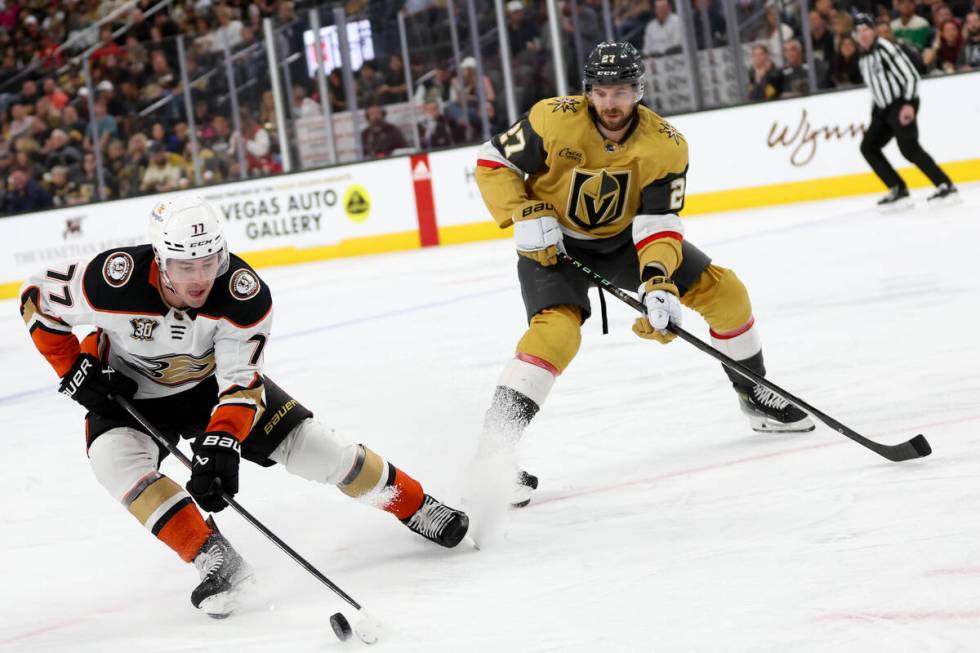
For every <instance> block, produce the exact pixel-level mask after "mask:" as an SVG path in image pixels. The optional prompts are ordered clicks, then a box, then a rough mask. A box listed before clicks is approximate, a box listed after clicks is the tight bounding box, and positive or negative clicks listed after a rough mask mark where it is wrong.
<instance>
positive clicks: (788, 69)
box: [782, 39, 823, 97]
mask: <svg viewBox="0 0 980 653" xmlns="http://www.w3.org/2000/svg"><path fill="white" fill-rule="evenodd" d="M783 61H784V62H785V64H784V65H783V70H782V74H783V93H782V97H800V96H803V95H809V94H810V93H812V92H813V89H812V88H810V67H809V66H808V65H807V64H806V63H805V62H804V61H803V46H802V45H800V42H799V41H797V40H796V39H790V40H788V41H786V42H785V43H783ZM822 78H823V69H822V68H818V69H817V79H818V80H819V79H822ZM818 84H819V82H818Z"/></svg>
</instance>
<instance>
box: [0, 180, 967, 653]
mask: <svg viewBox="0 0 980 653" xmlns="http://www.w3.org/2000/svg"><path fill="white" fill-rule="evenodd" d="M961 190H962V192H961V195H963V199H964V202H963V203H962V204H960V205H959V206H956V207H946V208H928V207H926V206H925V200H924V198H925V194H926V191H924V190H920V191H917V192H916V193H915V195H916V196H917V197H918V205H917V208H916V209H915V210H912V211H909V212H905V213H901V214H896V215H888V216H885V215H880V214H878V213H877V212H876V211H874V210H872V209H870V208H869V206H870V205H873V203H874V199H875V198H874V197H870V196H868V197H859V198H852V199H846V200H839V201H828V202H820V203H812V204H806V205H794V206H791V207H786V208H772V209H762V210H752V211H744V212H739V213H737V214H725V215H714V216H711V217H699V218H693V219H690V220H688V221H687V238H688V239H689V240H691V241H692V242H694V243H695V244H697V245H699V246H700V247H701V248H702V249H704V250H705V251H707V252H708V253H709V254H710V255H711V256H712V257H713V258H714V259H715V262H717V263H718V264H720V265H724V266H727V267H731V268H733V269H735V270H736V271H737V273H738V274H739V276H740V277H741V278H742V280H743V281H745V283H746V285H747V286H748V288H749V291H750V294H751V296H752V300H753V305H754V310H755V315H756V318H757V321H758V325H759V327H760V329H761V333H762V337H763V343H764V351H765V354H766V360H767V364H768V368H769V378H770V379H771V380H773V381H774V382H776V383H777V384H780V385H782V386H784V387H785V388H786V389H787V390H789V391H791V392H795V393H796V394H798V395H800V396H801V397H803V398H804V399H805V400H807V401H809V402H810V403H812V404H813V405H815V406H817V407H819V408H821V409H822V410H824V411H825V412H827V413H829V414H830V415H832V416H833V417H835V418H836V419H838V420H840V421H842V422H844V423H845V424H847V425H849V426H851V427H852V428H854V429H856V430H857V431H859V432H861V433H862V434H864V435H866V436H868V437H871V438H874V439H876V440H879V441H882V442H887V443H895V442H900V441H904V440H907V439H908V438H910V437H912V436H913V435H915V434H916V433H920V432H921V433H924V434H925V435H926V436H927V437H928V438H929V440H930V442H931V443H932V446H933V448H934V450H935V452H934V454H933V455H932V456H931V457H929V458H926V459H923V460H917V461H912V462H906V463H890V462H888V461H886V460H884V459H883V458H880V457H878V456H877V455H875V454H873V453H871V452H870V451H868V450H866V449H864V448H862V447H861V446H859V445H857V444H855V443H853V442H851V441H850V440H848V439H846V438H845V437H843V436H841V435H839V434H837V433H836V432H833V431H831V430H830V429H828V428H827V427H825V426H823V425H818V428H817V430H816V431H815V432H814V433H811V434H808V435H793V436H787V435H759V434H755V433H753V432H752V431H751V430H749V428H748V422H747V420H746V418H745V417H744V416H743V415H742V414H741V413H740V412H739V411H738V407H737V400H736V397H735V394H734V393H733V391H732V389H731V387H730V385H729V384H728V382H727V380H726V379H725V378H724V376H723V374H722V371H721V369H720V366H719V364H718V363H716V362H715V361H713V360H712V359H710V358H709V357H707V356H706V355H705V354H703V353H701V352H699V351H697V350H696V349H694V348H693V347H691V346H690V345H688V344H686V343H684V342H682V341H679V340H678V341H675V342H674V343H672V344H671V345H669V346H666V347H665V346H661V345H659V344H657V343H653V342H647V341H642V340H640V339H638V338H637V337H636V336H634V335H633V334H632V333H631V331H630V328H629V326H630V323H631V320H632V317H633V316H632V314H631V312H630V309H629V308H628V307H626V306H624V305H622V304H621V303H619V302H618V301H617V300H615V299H613V298H609V309H610V327H611V333H610V334H609V335H606V336H603V335H602V334H601V330H600V325H599V320H598V319H593V320H590V321H589V322H587V323H586V325H585V327H584V331H583V336H584V337H583V345H582V349H581V351H580V353H579V355H578V357H577V358H576V359H575V361H574V362H573V363H572V365H571V367H570V368H569V370H568V371H567V372H566V374H565V375H563V376H562V377H561V378H560V379H559V381H558V383H557V384H556V386H555V389H554V391H553V392H552V395H551V397H550V398H549V400H548V402H547V403H546V405H545V407H544V409H543V410H542V412H541V413H540V414H539V416H538V417H537V419H536V420H535V421H534V423H533V424H532V426H531V428H530V429H529V431H528V433H527V434H526V437H525V439H524V441H523V443H522V448H521V453H522V462H523V464H524V466H525V468H526V469H528V470H530V471H532V472H533V473H535V474H537V475H538V476H539V477H540V479H541V488H540V490H539V491H538V492H537V493H536V494H535V498H534V501H533V503H532V504H531V505H530V507H528V508H527V509H525V510H522V511H517V512H512V513H510V515H509V520H508V522H507V523H506V525H505V527H504V529H503V531H502V536H501V537H500V538H498V540H497V541H496V542H495V543H494V544H493V545H492V546H487V547H485V548H484V549H483V550H480V551H477V550H474V549H472V548H469V547H465V546H461V547H460V548H459V549H457V550H452V551H446V550H441V549H438V548H437V547H435V546H433V545H431V544H429V543H427V542H425V541H423V540H422V539H421V538H419V537H417V536H415V535H413V534H412V533H410V532H409V531H408V530H406V529H405V528H404V527H403V526H402V525H400V524H399V523H398V522H397V521H396V520H394V519H393V518H392V517H391V516H389V515H387V514H385V513H382V512H380V511H377V510H375V509H372V508H370V507H367V506H364V505H361V504H359V503H356V502H354V501H352V500H350V499H348V498H347V497H345V496H344V495H342V494H340V493H339V492H338V491H336V490H335V489H333V488H330V487H324V486H319V485H316V484H312V483H308V482H305V481H302V480H300V479H297V478H295V477H291V476H289V475H288V474H286V473H284V472H283V471H282V470H281V469H276V468H272V469H261V468H257V467H254V466H252V465H248V464H243V469H242V482H241V485H242V491H241V493H240V494H239V495H238V498H239V499H240V501H241V502H242V504H243V505H245V506H246V507H248V508H249V509H251V510H252V512H253V513H254V514H255V515H256V516H257V517H259V518H260V519H262V520H264V521H265V522H266V524H267V525H268V526H269V527H271V528H272V529H273V530H275V531H276V532H277V533H278V534H279V535H280V536H281V537H283V539H285V540H286V541H287V542H288V543H289V544H291V545H292V546H293V547H294V548H296V549H297V550H298V551H300V552H301V553H303V554H304V555H306V556H307V557H308V558H309V559H310V560H311V561H312V562H313V563H314V564H316V565H318V566H319V567H320V568H321V569H322V570H323V571H324V573H326V574H327V575H328V576H329V577H330V578H331V579H332V580H334V581H335V582H336V583H338V584H339V585H340V586H341V587H342V588H344V589H345V590H346V591H347V592H348V593H350V594H351V595H353V596H354V597H355V599H357V600H358V601H360V602H361V603H363V604H364V605H365V606H367V607H368V608H369V609H370V610H371V612H372V613H373V614H374V615H375V616H376V617H377V618H378V619H379V620H380V621H382V622H383V623H384V626H385V629H386V630H385V634H384V637H383V638H382V640H381V642H380V643H379V644H377V645H375V646H374V647H373V650H377V651H397V652H399V653H411V652H422V651H424V652H427V653H437V652H447V653H448V652H452V653H458V652H460V651H466V652H467V653H477V652H496V651H521V652H539V651H540V652H543V651H556V652H558V651H560V652H566V651H582V652H593V651H614V652H619V651H622V652H631V651H657V652H665V653H675V652H688V651H690V652H698V653H701V652H725V653H729V652H743V651H744V652H748V651H752V652H756V651H772V652H780V653H782V652H787V651H792V652H804V651H814V652H824V651H834V652H844V651H848V652H850V651H854V652H862V653H864V652H869V651H875V652H878V651H888V652H905V651H909V652H916V653H923V652H927V651H977V650H980V369H978V368H980V338H978V336H977V328H978V324H980V257H978V253H977V250H978V243H980V219H978V218H980V185H976V184H973V185H966V186H963V187H962V189H961ZM232 245H234V243H232ZM514 263H515V254H514V251H513V246H512V243H511V242H509V241H506V240H502V241H494V242H487V243H480V244H473V245H465V246H455V247H446V248H437V249H431V250H425V251H414V252H409V253H402V254H393V255H386V256H376V257H370V258H358V259H348V260H335V261H329V262H324V263H319V264H311V265H305V266H300V267H292V268H279V269H265V270H262V271H261V273H262V275H263V277H264V278H265V279H266V281H267V282H268V283H269V285H270V286H271V287H272V289H273V293H274V297H275V300H276V307H277V308H276V311H277V312H276V323H275V328H274V333H273V338H272V340H271V342H270V345H269V347H268V349H267V358H266V371H267V373H268V374H269V375H270V376H271V377H272V378H274V379H275V380H276V381H277V382H279V383H280V384H281V385H283V386H284V387H285V388H286V389H287V390H289V391H290V392H292V393H293V394H294V395H295V396H296V397H298V398H299V399H300V400H301V401H302V402H303V403H305V404H306V405H308V406H309V407H310V408H312V409H313V410H314V411H315V413H316V414H317V415H318V416H319V417H320V418H321V419H322V420H324V421H325V422H327V423H329V424H331V425H333V426H335V427H336V428H338V429H342V430H344V431H346V432H348V433H349V434H350V435H351V436H352V437H354V438H355V439H357V440H360V441H362V442H364V443H366V444H368V445H369V446H371V447H372V448H374V449H375V450H377V451H378V452H379V453H381V454H382V455H384V456H386V457H388V458H389V459H390V460H392V461H393V462H394V463H395V464H397V465H400V466H401V467H403V468H404V469H406V470H407V471H409V472H410V473H412V474H413V475H415V476H416V477H417V478H419V479H420V480H421V481H422V483H423V485H424V486H425V488H426V489H427V490H428V491H429V492H431V493H432V494H434V495H435V496H437V497H439V498H441V499H443V500H444V501H446V502H448V503H453V504H456V503H457V502H458V501H459V498H460V492H461V487H462V484H463V478H462V477H463V472H464V469H465V467H466V464H467V462H468V461H469V459H470V457H471V456H472V455H473V453H474V450H475V447H476V439H477V435H478V432H479V428H480V423H481V420H482V416H483V412H484V411H485V409H486V407H487V405H488V402H489V399H490V396H491V394H492V392H493V388H494V385H495V381H496V378H497V374H498V373H499V371H500V369H501V367H502V365H503V363H504V362H505V361H506V360H507V359H508V358H509V357H510V356H511V355H512V353H513V348H514V345H515V343H516V341H517V339H518V338H519V336H520V335H521V333H522V332H523V329H524V326H525V323H524V316H523V306H522V303H521V299H520V293H519V290H518V285H517V278H516V273H515V265H514ZM593 300H594V295H593ZM0 309H2V310H0V336H2V337H0V352H2V360H3V368H2V371H3V373H2V374H0V421H2V424H3V428H2V437H3V455H2V456H0V496H2V497H3V510H2V514H0V650H2V651H30V652H39V651H70V652H71V653H82V652H87V651H92V652H99V653H106V652H110V651H127V652H129V651H201V652H204V651H209V652H212V651H234V652H236V653H249V652H252V651H256V652H257V651H290V652H301V651H317V652H320V651H323V652H326V651H341V650H353V649H360V648H363V647H364V645H363V644H361V643H360V642H358V641H356V640H353V641H351V642H348V643H346V644H342V643H340V642H339V641H337V640H336V639H335V638H334V636H333V634H332V632H331V630H330V627H329V624H328V622H327V619H328V617H329V615H330V614H331V613H333V612H335V611H337V610H341V609H344V608H346V607H347V606H346V604H344V603H342V602H341V601H340V600H339V599H337V598H336V597H335V596H334V595H333V594H332V593H331V592H329V591H328V590H327V589H326V588H324V587H323V586H321V585H319V584H318V583H317V582H316V581H314V580H313V578H312V577H310V576H309V575H308V574H307V573H306V572H304V571H303V570H302V569H300V568H299V567H298V566H296V565H295V564H294V563H293V562H292V561H290V560H289V559H288V558H286V557H285V556H284V555H283V554H281V553H280V552H279V551H278V549H275V548H274V547H273V546H272V545H271V544H269V543H268V542H267V541H266V540H265V539H264V538H262V536H261V535H259V534H258V533H257V532H255V531H253V530H252V528H251V527H250V526H249V525H248V524H246V523H245V522H243V521H242V520H241V519H240V518H239V517H238V516H237V515H235V514H233V513H231V512H230V511H225V512H223V513H222V514H221V515H220V516H219V518H218V519H219V523H220V525H221V527H222V529H223V531H224V532H225V534H226V535H228V536H229V538H230V539H231V541H232V542H233V543H234V544H235V546H236V547H237V548H238V550H239V551H240V552H241V553H242V554H243V555H244V556H245V557H246V558H247V559H248V560H249V561H250V562H251V563H252V565H253V566H255V567H256V570H257V575H258V581H259V582H258V584H257V585H256V586H255V588H254V590H253V592H252V594H251V596H250V597H249V600H248V602H247V605H246V606H245V608H244V609H243V610H242V611H241V612H240V613H239V614H238V615H236V616H234V617H233V618H231V619H227V620H225V621H220V622H219V621H212V620H210V619H208V618H207V617H205V616H204V615H203V614H201V613H199V612H198V611H196V610H195V609H194V608H193V607H192V606H191V605H190V601H189V595H190V591H191V589H192V588H193V587H194V585H195V584H196V583H197V575H196V572H195V570H194V569H193V568H192V567H190V566H187V565H184V564H183V563H181V562H179V560H178V559H177V558H176V556H175V555H174V554H173V553H172V552H171V551H170V550H169V549H167V548H166V547H165V546H164V545H162V544H161V543H159V542H158V541H156V540H155V539H154V538H153V537H151V536H150V535H149V534H148V533H147V532H146V531H145V530H144V529H143V527H142V526H141V525H139V524H138V523H137V522H136V520H134V519H133V518H132V517H131V516H130V515H129V514H127V513H126V511H125V510H124V509H123V508H122V507H121V506H120V505H119V504H118V503H116V501H114V500H113V499H112V498H110V497H109V496H108V495H107V494H106V493H105V491H104V490H103V489H102V487H101V486H99V485H98V483H97V482H96V481H95V478H94V476H93V475H92V473H91V471H90V469H89V466H88V461H87V459H86V457H85V451H84V437H83V433H82V415H83V413H82V410H81V408H79V407H78V406H76V405H75V404H73V403H72V402H70V401H68V400H67V399H65V398H63V397H60V396H58V395H57V394H56V392H55V385H56V383H55V382H56V379H55V377H54V374H53V372H52V371H51V369H50V368H49V367H48V366H47V364H46V363H45V362H44V361H43V359H42V358H41V357H40V356H39V355H38V354H37V353H36V351H34V349H33V346H32V345H31V343H30V341H29V339H28V337H27V335H26V332H25V330H24V327H23V323H22V322H21V319H20V317H19V315H18V313H17V304H16V303H15V302H14V301H4V302H0ZM684 326H685V327H686V328H688V329H689V330H690V331H692V332H693V333H695V334H697V335H699V336H702V337H705V338H706V337H707V329H706V327H705V325H704V323H703V322H702V321H701V319H700V318H699V317H698V316H697V315H696V314H694V313H692V312H690V311H686V312H685V322H684ZM185 446H186V445H185ZM163 469H164V471H165V472H166V473H168V474H170V475H171V476H172V477H174V478H175V479H177V480H178V481H179V482H181V483H183V482H184V480H186V472H185V471H184V470H183V469H182V468H181V467H180V466H179V464H178V463H176V462H175V461H174V460H172V459H168V460H167V461H166V462H165V463H164V465H163ZM346 612H347V614H348V615H349V616H353V615H352V614H351V613H352V611H351V610H349V609H347V610H346Z"/></svg>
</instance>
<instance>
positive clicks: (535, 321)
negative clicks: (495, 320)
mask: <svg viewBox="0 0 980 653" xmlns="http://www.w3.org/2000/svg"><path fill="white" fill-rule="evenodd" d="M581 344H582V312H581V309H580V308H579V307H578V306H572V305H568V304H562V305H560V306H552V307H551V308H546V309H544V310H543V311H540V312H539V313H537V314H536V315H535V316H534V317H532V318H531V325H530V327H529V328H528V330H527V331H526V332H525V333H524V336H523V337H522V338H521V340H520V342H518V343H517V353H518V354H526V355H528V356H532V357H534V358H537V359H540V360H542V361H545V362H546V363H548V364H549V365H551V366H552V367H553V368H554V370H555V373H556V374H561V373H562V372H564V371H565V368H567V367H568V365H569V363H571V362H572V359H573V358H575V354H577V353H578V348H579V346H580V345H581Z"/></svg>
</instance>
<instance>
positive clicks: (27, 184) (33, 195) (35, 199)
mask: <svg viewBox="0 0 980 653" xmlns="http://www.w3.org/2000/svg"><path fill="white" fill-rule="evenodd" d="M9 188H10V190H8V191H7V194H6V196H5V197H4V202H3V204H4V210H5V212H6V213H7V214H8V215H13V214H15V213H27V212H29V211H38V210H41V209H49V208H51V207H52V206H54V202H53V201H52V199H51V194H50V193H48V191H46V190H44V188H43V187H42V186H41V185H40V184H39V183H37V182H36V181H34V179H33V178H31V176H30V173H29V172H28V171H27V170H24V169H23V168H14V169H13V170H12V171H11V172H10V185H9Z"/></svg>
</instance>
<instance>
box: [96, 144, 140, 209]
mask: <svg viewBox="0 0 980 653" xmlns="http://www.w3.org/2000/svg"><path fill="white" fill-rule="evenodd" d="M102 165H103V166H104V167H105V169H106V170H108V171H109V172H110V173H112V176H113V177H115V179H116V185H117V186H118V190H119V195H118V196H119V197H129V196H130V195H132V194H133V191H134V190H135V188H134V187H132V186H129V185H128V184H127V187H126V188H125V189H124V188H123V175H124V174H125V172H126V146H125V145H123V142H122V141H121V140H119V139H118V138H114V139H112V140H111V141H109V145H108V147H106V151H105V156H104V157H102Z"/></svg>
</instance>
